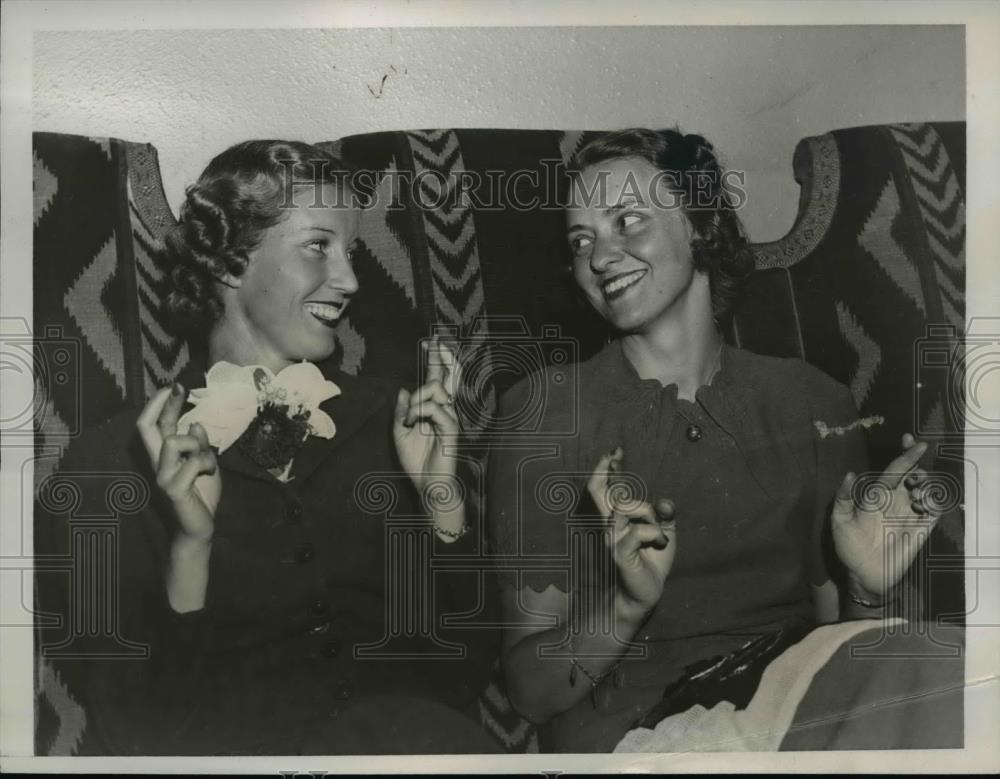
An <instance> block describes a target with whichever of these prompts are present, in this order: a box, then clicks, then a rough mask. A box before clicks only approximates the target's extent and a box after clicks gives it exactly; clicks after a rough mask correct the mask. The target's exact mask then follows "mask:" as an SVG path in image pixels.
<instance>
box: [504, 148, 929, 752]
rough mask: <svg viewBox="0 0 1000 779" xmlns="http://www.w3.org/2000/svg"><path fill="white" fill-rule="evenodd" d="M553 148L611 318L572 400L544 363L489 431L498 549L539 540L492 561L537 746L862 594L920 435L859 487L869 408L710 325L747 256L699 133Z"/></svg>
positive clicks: (914, 516)
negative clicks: (503, 560)
mask: <svg viewBox="0 0 1000 779" xmlns="http://www.w3.org/2000/svg"><path fill="white" fill-rule="evenodd" d="M570 170H571V172H572V179H571V181H572V185H571V195H570V206H569V209H568V216H567V222H568V238H569V243H570V247H571V252H572V256H573V274H574V277H575V280H576V283H577V285H578V286H579V288H580V290H581V291H582V293H583V296H584V297H585V298H586V299H587V301H588V302H589V303H590V304H591V305H592V306H593V308H594V309H595V310H596V311H597V312H598V313H599V314H600V315H601V317H602V318H604V319H605V320H606V321H607V322H608V324H609V325H610V326H611V328H612V329H613V330H614V331H615V333H616V335H617V337H616V338H615V339H614V340H612V341H611V342H610V343H609V344H608V345H607V346H606V347H605V348H604V349H603V350H602V351H601V352H599V353H598V354H597V355H596V356H595V357H593V358H592V359H590V360H589V361H587V362H585V363H583V364H581V365H579V366H577V378H576V382H575V387H576V388H577V389H578V392H579V396H578V399H574V398H573V397H572V395H571V390H570V388H569V387H568V386H567V385H569V384H570V383H571V382H565V381H564V382H562V383H561V384H560V383H559V382H558V381H554V380H552V379H553V378H554V376H549V377H547V379H543V380H542V381H541V382H539V381H537V380H535V381H525V382H523V383H522V384H520V385H518V386H515V388H514V389H512V390H511V392H510V393H509V394H508V396H507V397H506V398H505V399H504V401H503V403H502V404H501V411H500V414H499V417H500V418H501V419H506V418H510V417H511V416H512V415H514V414H515V413H516V410H517V409H519V408H523V407H524V406H525V404H526V403H527V402H529V401H530V397H529V396H530V394H531V392H532V387H535V386H545V387H547V388H548V391H549V394H548V396H547V397H546V405H545V410H544V414H543V418H542V421H541V423H540V426H539V429H538V430H537V431H535V432H533V434H532V435H531V436H525V437H522V438H521V439H520V440H519V441H517V442H511V441H508V442H507V443H506V444H505V446H504V447H498V448H497V450H496V451H495V452H494V453H493V457H492V459H491V482H490V485H491V486H490V492H489V494H490V498H491V501H490V502H491V507H492V511H491V526H492V532H493V533H494V534H495V535H496V537H497V539H498V542H499V544H500V546H501V548H503V549H504V551H505V552H506V553H508V554H511V555H517V556H520V557H521V558H522V559H523V558H524V556H528V555H530V556H533V557H534V558H535V559H536V560H537V561H538V562H539V564H536V565H534V566H533V567H532V570H530V571H526V572H521V573H520V574H519V575H518V576H517V577H511V576H508V577H506V580H505V581H504V582H503V587H502V592H501V598H502V603H503V606H504V609H505V612H506V616H505V622H506V624H508V625H514V626H513V627H509V628H507V629H506V630H505V634H504V638H503V649H502V662H503V667H504V671H505V677H506V680H507V685H508V688H509V693H510V696H511V699H512V701H513V703H514V705H515V707H516V708H518V709H519V710H520V711H521V712H522V713H523V714H525V715H526V716H528V717H529V718H530V719H532V720H534V721H536V722H539V723H546V724H547V727H546V730H547V733H548V742H549V748H551V749H553V750H555V751H560V752H592V751H598V752H604V751H611V750H612V749H614V747H615V746H616V744H617V743H618V742H619V741H620V740H621V739H622V737H623V736H624V735H625V733H626V731H628V730H629V729H630V728H632V727H633V726H634V725H635V724H636V722H637V721H638V720H639V719H640V718H641V717H642V716H643V715H644V714H646V713H647V712H649V711H650V710H651V709H652V708H653V707H654V705H656V704H658V702H660V701H661V698H662V697H663V696H664V691H665V688H666V687H667V686H668V684H669V683H671V682H672V681H674V680H678V679H681V678H682V677H684V675H685V669H690V668H691V667H693V666H696V664H697V663H699V662H703V661H707V660H710V659H711V658H714V657H721V656H726V655H727V654H729V653H732V652H734V651H736V650H738V649H740V648H741V647H744V646H745V645H746V644H747V643H748V641H752V640H753V639H756V638H761V637H765V643H766V645H767V646H768V647H772V648H773V647H778V646H782V647H786V646H788V645H789V644H790V643H791V642H793V641H794V640H797V639H798V638H801V637H802V636H804V635H805V634H806V633H807V632H808V631H809V630H810V629H811V628H812V627H814V626H815V625H816V624H818V623H828V622H835V621H837V620H838V619H841V618H854V617H869V616H871V617H877V616H880V615H881V614H882V613H883V607H884V605H885V604H886V603H887V602H888V601H890V600H891V599H892V592H893V586H894V585H895V584H896V583H897V582H898V581H899V579H900V577H901V576H902V575H903V573H904V572H905V571H906V569H907V568H908V566H909V565H910V562H911V561H912V559H913V556H914V555H915V554H916V552H917V550H918V549H919V547H920V545H921V543H922V542H923V540H924V539H925V538H926V535H927V533H928V532H929V530H930V528H931V527H932V525H933V523H934V521H935V517H933V516H930V515H929V513H928V512H926V511H925V509H924V507H923V505H922V504H921V494H920V489H921V483H922V482H923V481H924V480H925V478H926V474H925V472H924V471H923V470H922V469H921V468H920V467H919V466H918V460H919V459H920V457H921V455H922V454H923V453H924V451H925V449H926V446H925V444H922V443H917V442H916V441H915V440H914V439H913V437H912V436H904V438H903V441H902V449H903V451H902V453H901V454H900V455H899V457H898V458H896V460H894V461H893V462H892V463H891V464H890V465H889V467H888V468H887V469H886V471H885V473H883V474H882V475H881V476H880V477H879V478H878V480H877V481H876V482H873V483H871V484H870V485H869V492H871V491H872V490H874V491H875V492H877V493H879V494H880V496H882V497H884V498H885V500H884V501H882V502H881V505H878V506H875V505H871V504H865V505H859V504H858V503H857V502H856V497H857V494H858V492H859V490H858V489H855V486H856V485H855V483H856V481H857V479H858V474H862V473H864V472H865V471H866V462H865V446H864V440H863V428H864V426H865V425H866V424H870V423H872V420H858V419H857V411H856V409H855V406H854V403H853V401H852V398H851V395H850V393H849V391H848V390H847V389H846V388H844V387H843V386H841V385H839V384H837V383H836V382H835V381H833V380H832V379H830V378H829V377H828V376H826V375H825V374H823V373H822V372H821V371H819V370H817V369H816V368H813V367H811V366H810V365H808V364H806V363H804V362H802V361H800V360H791V359H776V358H771V357H764V356H759V355H755V354H751V353H749V352H746V351H742V350H740V349H737V348H734V347H731V346H729V345H726V344H725V343H724V342H723V339H722V336H721V334H720V331H719V324H720V322H721V321H723V320H724V318H725V316H726V313H727V311H728V308H729V305H730V303H731V302H732V300H733V298H734V296H735V294H736V293H737V291H738V290H739V287H740V284H741V282H742V281H743V279H744V278H745V277H746V276H747V275H748V274H749V273H750V271H751V270H752V267H753V260H752V255H751V253H750V250H749V247H748V244H747V241H746V239H745V237H744V234H743V231H742V229H741V226H740V223H739V220H738V217H737V215H736V212H735V209H734V207H733V204H732V201H731V199H730V195H729V194H728V193H727V192H726V188H725V186H724V183H725V179H724V178H723V176H722V171H721V169H720V167H719V165H718V163H717V161H716V158H715V155H714V153H713V149H712V146H711V145H710V144H709V143H708V142H707V141H705V139H704V138H702V137H700V136H694V135H681V134H680V133H678V132H674V131H663V132H654V131H650V130H627V131H622V132H618V133H610V134H607V135H604V136H601V137H600V138H598V139H597V140H595V141H593V142H591V143H590V144H588V145H587V146H585V147H584V148H582V149H581V150H580V151H579V152H577V155H576V157H575V159H574V160H573V162H572V163H571V164H570ZM556 372H562V373H565V368H563V367H557V368H553V369H551V370H550V373H553V374H554V373H556ZM563 431H574V433H575V434H574V435H572V436H567V435H565V434H563ZM567 495H569V496H571V498H567ZM588 517H590V518H591V520H590V521H591V525H592V524H593V518H596V519H597V523H598V529H597V531H596V539H595V536H594V534H593V533H594V531H593V530H587V518H588ZM885 517H893V519H894V521H895V522H896V523H897V524H899V523H902V527H900V532H899V533H897V534H896V535H895V536H893V537H891V538H889V539H888V540H887V539H886V537H884V536H883V533H882V522H883V520H884V518H885ZM829 531H832V545H828V544H825V543H824V537H825V536H826V535H827V533H828V532H829ZM894 542H898V543H895V545H893V544H894ZM571 555H573V559H574V564H575V565H576V568H575V569H573V570H571V571H570V572H569V573H567V571H566V569H565V566H563V567H562V568H560V567H559V565H558V561H559V560H560V559H562V560H565V559H566V558H567V557H570V556H571ZM546 559H548V560H550V561H552V566H551V569H550V570H548V571H546V570H544V566H543V565H541V562H543V561H545V560H546ZM838 572H839V573H841V574H842V575H843V576H842V581H841V584H842V586H841V587H840V589H838V586H837V585H836V584H835V583H834V578H836V577H835V576H834V574H836V573H838ZM540 615H541V616H540ZM553 615H554V620H553ZM768 637H773V639H772V638H768ZM682 692H683V691H682ZM683 694H685V695H686V694H688V693H687V692H683ZM702 702H704V704H705V705H706V706H710V705H711V701H702Z"/></svg>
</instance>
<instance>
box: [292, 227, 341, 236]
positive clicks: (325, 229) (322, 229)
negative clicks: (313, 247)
mask: <svg viewBox="0 0 1000 779" xmlns="http://www.w3.org/2000/svg"><path fill="white" fill-rule="evenodd" d="M310 230H317V231H319V232H321V233H329V234H330V235H336V234H337V231H336V230H331V229H330V228H329V227H320V226H319V225H304V226H303V227H302V230H301V231H302V232H309V231H310Z"/></svg>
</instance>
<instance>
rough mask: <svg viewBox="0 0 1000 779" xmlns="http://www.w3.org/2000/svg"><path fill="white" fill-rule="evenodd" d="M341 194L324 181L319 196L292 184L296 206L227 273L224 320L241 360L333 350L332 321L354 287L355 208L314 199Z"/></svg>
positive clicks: (279, 362) (268, 361)
mask: <svg viewBox="0 0 1000 779" xmlns="http://www.w3.org/2000/svg"><path fill="white" fill-rule="evenodd" d="M345 199H348V200H349V199H350V198H343V197H340V198H339V199H338V193H337V191H336V190H335V187H334V186H333V185H330V184H328V185H325V186H324V188H323V194H322V199H319V198H317V197H316V192H315V190H314V189H313V188H312V187H311V186H308V187H299V188H297V189H296V191H295V193H294V197H293V202H294V204H295V206H294V208H290V209H288V210H287V216H286V217H285V218H284V219H282V221H280V222H279V223H278V224H276V225H274V226H273V227H271V228H269V229H267V230H266V231H265V232H264V236H263V238H262V239H261V241H260V243H259V245H258V246H257V248H256V249H254V250H253V251H252V252H250V253H249V255H248V259H249V262H248V263H247V267H246V270H245V271H244V272H243V274H242V275H241V276H239V277H236V278H232V279H229V282H230V283H232V284H233V285H234V288H233V289H230V290H229V294H228V295H227V296H226V297H227V300H226V304H225V314H224V319H225V320H226V324H229V325H230V326H231V327H230V329H231V330H233V331H238V332H239V333H240V337H239V341H240V342H241V348H240V352H241V353H242V354H243V355H244V360H246V359H252V360H253V361H254V362H256V363H259V364H262V365H266V366H268V367H269V368H271V369H272V370H274V371H278V370H280V369H281V368H283V367H285V366H287V365H290V364H291V363H293V362H298V361H300V360H309V361H316V360H322V359H325V358H326V357H329V356H330V355H331V354H332V353H333V350H334V348H335V346H336V341H335V338H334V327H335V326H336V324H337V322H338V320H339V319H340V316H341V315H342V314H343V312H344V309H345V308H346V306H347V304H348V302H349V300H350V298H351V296H352V295H354V293H355V292H357V289H358V280H357V278H356V277H355V275H354V270H353V269H352V267H351V257H350V255H351V251H352V249H353V247H354V244H355V241H356V240H357V237H358V229H359V226H360V218H361V212H360V211H359V210H358V209H357V208H352V207H348V206H346V205H337V206H329V205H327V206H322V207H316V204H317V203H321V204H322V203H326V204H329V203H341V202H342V201H344V200H345Z"/></svg>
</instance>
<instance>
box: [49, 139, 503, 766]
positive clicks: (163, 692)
mask: <svg viewBox="0 0 1000 779" xmlns="http://www.w3.org/2000/svg"><path fill="white" fill-rule="evenodd" d="M358 202H359V201H358V198H357V196H356V194H355V193H354V192H353V191H352V189H351V184H350V176H349V171H348V169H347V168H346V167H345V165H344V164H343V163H342V162H341V161H340V160H338V159H336V158H333V157H331V156H329V155H328V154H326V153H325V152H323V151H321V150H319V149H318V148H315V147H312V146H309V145H306V144H303V143H297V142H282V141H249V142H245V143H240V144H237V145H236V146H233V147H231V148H230V149H228V150H226V151H225V152H223V153H221V154H220V155H218V156H217V157H216V158H215V159H213V160H212V161H211V163H210V164H209V165H208V167H207V168H206V169H205V171H204V173H202V175H201V177H200V178H199V179H198V181H197V183H195V184H194V185H193V186H191V187H189V188H188V190H187V197H186V201H185V203H184V205H183V207H182V211H181V217H180V221H179V224H178V225H177V227H176V228H175V229H174V230H173V231H172V233H170V235H169V236H168V238H167V241H166V252H165V254H166V259H167V260H168V262H169V263H170V266H171V272H170V288H169V292H168V296H167V308H168V310H169V312H170V313H171V314H172V315H173V318H174V319H175V320H176V321H177V322H179V323H181V324H183V325H185V326H186V328H187V331H188V333H190V334H191V344H192V348H193V349H194V350H195V354H196V356H195V359H194V360H193V364H192V366H191V367H190V369H189V370H187V372H186V373H185V374H184V376H182V377H181V379H180V380H179V381H178V382H177V383H175V384H174V385H172V386H170V387H165V388H163V389H161V390H160V391H159V392H157V393H156V394H155V395H154V396H153V397H152V399H151V400H150V401H149V402H148V404H147V405H146V407H145V408H144V409H143V410H142V412H141V413H140V414H139V415H138V419H136V418H135V415H134V414H132V415H131V416H129V415H124V416H123V417H120V418H116V419H113V420H111V421H110V422H108V423H107V424H106V425H104V426H103V427H102V428H101V429H98V430H97V431H95V432H93V433H91V434H89V435H86V436H84V437H83V438H81V440H79V441H78V442H76V443H75V444H74V445H73V446H72V447H71V449H70V451H69V453H68V454H67V457H66V458H65V461H64V463H63V464H62V466H61V471H60V474H59V478H60V479H62V480H63V481H64V482H69V483H72V482H73V480H74V477H75V475H76V474H77V473H78V472H80V471H87V472H91V473H98V474H113V473H126V474H133V475H138V476H140V477H141V478H142V479H143V480H144V481H145V483H146V485H147V486H148V490H149V494H150V499H149V502H148V505H146V506H145V507H144V508H143V509H142V510H141V511H139V512H138V513H137V514H135V515H132V516H122V517H121V518H120V521H119V527H118V534H117V544H118V559H119V572H118V576H117V582H116V586H117V593H118V598H119V603H118V608H117V609H116V612H115V614H116V619H117V625H118V630H119V634H120V636H121V639H123V641H125V642H127V643H128V644H129V645H131V646H133V647H134V646H137V645H138V646H147V647H148V657H146V658H145V659H128V658H111V659H95V658H94V657H86V656H84V657H82V658H81V659H79V660H65V661H54V662H56V665H57V668H58V672H59V673H60V675H61V677H62V678H63V680H64V681H66V682H67V685H68V686H69V687H70V689H71V690H72V691H74V693H75V694H76V695H77V696H79V697H80V698H82V701H83V704H84V710H85V713H86V718H87V731H86V732H87V737H86V744H87V746H86V747H84V749H85V750H91V751H101V752H106V753H110V754H222V755H231V754H300V753H303V754H304V753H319V754H345V753H346V754H370V753H413V752H433V753H440V752H482V751H487V752H488V751H493V749H494V746H493V743H492V741H491V740H490V739H489V738H488V737H487V736H485V734H484V733H483V731H481V729H480V728H479V727H478V725H477V724H476V723H475V722H474V721H473V720H472V719H471V717H469V716H467V715H468V714H469V713H470V712H471V709H472V706H473V705H474V699H475V698H476V695H477V693H478V692H479V691H480V690H482V689H483V688H484V687H485V684H486V679H487V676H488V673H489V670H490V667H491V664H492V661H493V656H492V653H491V652H490V648H491V641H490V639H489V637H488V636H484V635H482V634H478V633H476V631H469V630H465V631H456V630H453V629H449V628H448V627H447V626H445V625H444V624H443V617H444V616H445V615H447V614H455V613H462V612H471V611H473V610H475V608H476V606H477V603H478V597H479V593H478V592H477V591H476V587H475V582H476V580H475V578H472V579H471V580H470V579H468V578H467V577H463V575H462V574H461V573H452V574H451V575H450V576H449V575H448V574H447V573H446V574H445V575H435V576H434V577H432V576H431V572H430V571H429V570H427V555H424V556H423V557H421V556H419V555H417V556H413V555H411V556H409V557H408V556H406V555H401V554H400V553H399V548H400V546H403V547H406V548H417V549H425V550H429V555H431V556H434V555H448V554H463V553H466V554H467V553H468V552H469V550H470V549H471V548H474V536H475V535H476V533H475V529H474V528H471V527H470V526H469V525H468V524H467V520H466V516H465V509H464V501H463V492H462V485H461V483H460V482H458V481H457V477H456V457H455V456H454V452H453V451H452V450H450V449H449V448H448V447H449V446H453V445H454V444H455V442H456V440H457V437H458V435H459V425H458V420H457V415H456V413H455V411H454V405H453V398H454V394H455V392H456V390H457V387H458V382H459V381H460V377H459V366H458V365H457V364H456V362H455V359H454V356H453V355H452V353H451V352H450V351H449V350H448V349H447V348H446V347H444V346H443V345H442V344H438V343H437V342H434V343H432V344H430V346H429V347H428V348H425V350H424V354H425V359H427V361H428V368H427V371H426V373H425V376H426V383H425V384H424V385H423V386H421V387H420V388H418V389H416V390H415V391H413V392H412V393H411V392H408V391H406V390H405V389H400V390H398V392H397V391H396V390H395V389H394V388H393V387H391V386H389V385H388V384H387V383H385V382H383V381H381V380H377V379H373V378H364V377H354V376H349V375H347V374H344V373H341V372H340V371H338V370H334V369H332V368H330V367H329V366H328V364H327V363H326V362H325V361H326V360H327V358H329V357H331V355H332V354H333V353H334V350H335V345H336V326H337V322H338V320H339V319H340V317H341V316H342V315H343V313H344V310H345V308H346V307H347V305H348V304H349V303H350V302H351V299H352V298H353V297H354V296H355V294H356V293H357V292H358V279H357V277H356V276H355V273H354V270H353V268H352V252H353V251H354V249H355V245H356V241H357V239H358V230H359V224H360V219H361V215H362V214H361V210H360V208H359V206H358ZM87 483H88V482H87V481H86V480H80V481H79V485H81V486H82V487H83V488H84V489H83V490H82V492H83V494H82V497H81V501H82V504H83V506H84V507H85V506H86V505H87V502H88V501H95V502H99V501H100V500H102V499H103V498H104V496H103V495H96V494H95V495H90V494H88V492H87V490H86V489H85V488H86V485H87ZM39 503H40V509H39V512H38V514H37V519H36V527H37V539H38V540H37V544H38V547H39V553H46V552H48V553H52V554H60V553H62V554H65V553H66V551H67V550H66V548H65V547H66V544H67V543H68V542H67V539H68V531H67V516H66V514H65V513H60V512H57V511H46V509H45V504H46V501H45V500H44V496H43V499H42V500H40V501H39ZM78 510H79V507H78ZM399 519H402V520H407V521H404V522H403V525H405V526H406V527H404V528H403V529H402V530H400V529H399V527H397V528H396V531H392V532H391V531H390V528H389V525H390V524H391V523H392V522H393V521H395V520H399ZM407 528H408V529H407ZM397 531H398V533H402V535H398V534H397V535H395V536H393V535H392V533H393V532H397ZM407 534H408V535H407ZM51 578H52V577H42V578H41V579H40V584H39V598H40V606H41V608H42V610H43V611H48V612H55V613H61V614H64V615H65V614H68V613H69V609H70V604H69V601H70V600H71V599H72V597H73V596H72V594H71V593H69V592H68V591H67V589H66V587H65V583H63V584H62V585H60V586H56V584H55V583H52V582H48V581H47V580H48V579H51ZM42 579H45V580H46V581H42ZM400 593H402V594H403V595H404V596H405V597H404V598H401V597H400ZM63 625H64V626H65V622H64V623H63ZM45 636H46V632H45V631H43V632H42V637H43V638H42V645H43V647H44V645H45V642H46V638H45Z"/></svg>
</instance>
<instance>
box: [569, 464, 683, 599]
mask: <svg viewBox="0 0 1000 779" xmlns="http://www.w3.org/2000/svg"><path fill="white" fill-rule="evenodd" d="M624 456H625V453H624V451H623V450H622V448H621V447H618V448H617V449H615V450H614V451H613V452H610V453H609V454H606V455H604V456H603V457H601V459H600V460H598V462H597V467H596V468H595V469H594V472H593V475H591V477H590V479H589V481H588V482H587V491H588V492H589V493H590V497H591V498H592V499H593V501H594V504H595V505H596V506H597V508H598V510H599V511H600V512H601V514H602V515H603V516H604V517H606V518H607V520H608V526H609V528H610V529H611V532H610V533H609V534H608V535H607V542H608V544H609V546H610V547H611V549H612V553H613V555H614V561H615V566H616V567H617V568H618V578H619V583H620V587H621V589H622V591H621V592H620V595H621V596H624V605H625V606H626V607H629V608H631V609H634V611H635V612H637V614H635V615H633V616H644V615H645V614H646V613H647V612H648V611H650V610H651V609H652V608H653V607H654V606H656V604H657V603H658V602H659V600H660V596H661V595H662V594H663V584H664V582H665V581H666V580H667V576H668V575H669V574H670V569H671V568H672V567H673V564H674V555H675V553H676V550H677V529H676V524H675V523H674V522H673V514H674V505H673V503H672V502H671V501H670V500H667V499H665V498H661V499H659V500H657V501H655V505H651V504H649V503H646V502H645V501H637V500H635V499H634V498H631V497H630V496H628V495H622V494H619V493H620V492H622V491H623V490H621V488H616V486H615V482H614V474H615V473H617V472H618V471H620V470H621V463H622V459H623V457H624Z"/></svg>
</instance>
